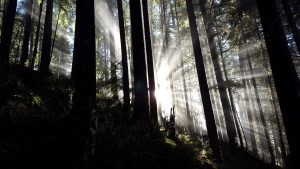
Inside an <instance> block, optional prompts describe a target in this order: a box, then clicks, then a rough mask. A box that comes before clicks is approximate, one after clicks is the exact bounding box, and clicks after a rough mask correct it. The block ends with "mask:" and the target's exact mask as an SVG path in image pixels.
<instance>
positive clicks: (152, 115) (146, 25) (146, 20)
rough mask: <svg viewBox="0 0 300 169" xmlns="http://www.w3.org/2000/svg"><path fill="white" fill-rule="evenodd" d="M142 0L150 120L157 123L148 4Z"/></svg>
mask: <svg viewBox="0 0 300 169" xmlns="http://www.w3.org/2000/svg"><path fill="white" fill-rule="evenodd" d="M142 2H143V16H144V30H145V42H146V52H147V68H148V81H149V94H150V120H151V123H152V125H157V103H156V98H155V77H154V65H153V56H152V46H151V36H150V28H149V16H148V15H149V14H148V4H147V3H148V1H147V0H143V1H142Z"/></svg>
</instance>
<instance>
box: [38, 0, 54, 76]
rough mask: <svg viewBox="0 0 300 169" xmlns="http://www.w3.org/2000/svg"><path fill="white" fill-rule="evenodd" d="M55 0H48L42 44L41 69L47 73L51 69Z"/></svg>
mask: <svg viewBox="0 0 300 169" xmlns="http://www.w3.org/2000/svg"><path fill="white" fill-rule="evenodd" d="M52 14H53V0H47V7H46V17H45V25H44V35H43V44H42V56H41V62H40V71H41V72H43V73H45V72H48V71H49V66H50V62H51V42H52V41H51V36H52V18H53V16H52Z"/></svg>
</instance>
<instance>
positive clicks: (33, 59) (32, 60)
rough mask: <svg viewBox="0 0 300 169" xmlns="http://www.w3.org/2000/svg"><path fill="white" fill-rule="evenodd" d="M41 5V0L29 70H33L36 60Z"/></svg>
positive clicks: (42, 2)
mask: <svg viewBox="0 0 300 169" xmlns="http://www.w3.org/2000/svg"><path fill="white" fill-rule="evenodd" d="M43 4H44V0H42V1H41V3H40V11H39V19H38V25H37V28H36V34H35V42H34V49H33V52H32V58H31V61H30V64H29V66H30V69H33V68H34V63H35V58H36V55H37V48H38V43H39V38H40V29H41V16H42V12H43Z"/></svg>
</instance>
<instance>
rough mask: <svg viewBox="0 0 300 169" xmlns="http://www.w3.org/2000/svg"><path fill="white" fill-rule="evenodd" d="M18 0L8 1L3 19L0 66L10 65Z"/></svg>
mask: <svg viewBox="0 0 300 169" xmlns="http://www.w3.org/2000/svg"><path fill="white" fill-rule="evenodd" d="M16 8H17V0H8V2H7V5H6V9H5V13H4V14H3V19H2V29H1V42H0V64H4V65H8V64H9V49H10V45H11V38H12V33H13V28H14V22H15V15H16Z"/></svg>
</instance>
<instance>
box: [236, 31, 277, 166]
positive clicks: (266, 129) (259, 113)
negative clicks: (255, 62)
mask: <svg viewBox="0 0 300 169" xmlns="http://www.w3.org/2000/svg"><path fill="white" fill-rule="evenodd" d="M242 34H243V35H242V37H243V41H244V44H245V45H246V44H247V42H246V39H245V35H244V32H243V31H242ZM246 56H247V60H248V67H249V70H250V74H251V83H252V85H253V88H254V93H255V99H256V103H257V106H258V115H259V117H260V120H261V122H262V125H263V126H262V127H263V130H264V136H265V138H266V141H267V146H268V150H269V152H270V156H271V164H272V165H275V154H274V150H273V147H272V143H271V138H270V135H269V132H268V128H267V127H268V126H267V123H266V119H265V116H264V112H263V108H262V105H261V101H260V98H259V94H258V88H257V83H256V80H255V78H254V72H253V68H252V62H251V58H250V55H249V53H248V50H247V49H246ZM259 137H262V136H261V135H259ZM260 140H263V139H262V138H260ZM261 144H262V141H261Z"/></svg>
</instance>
